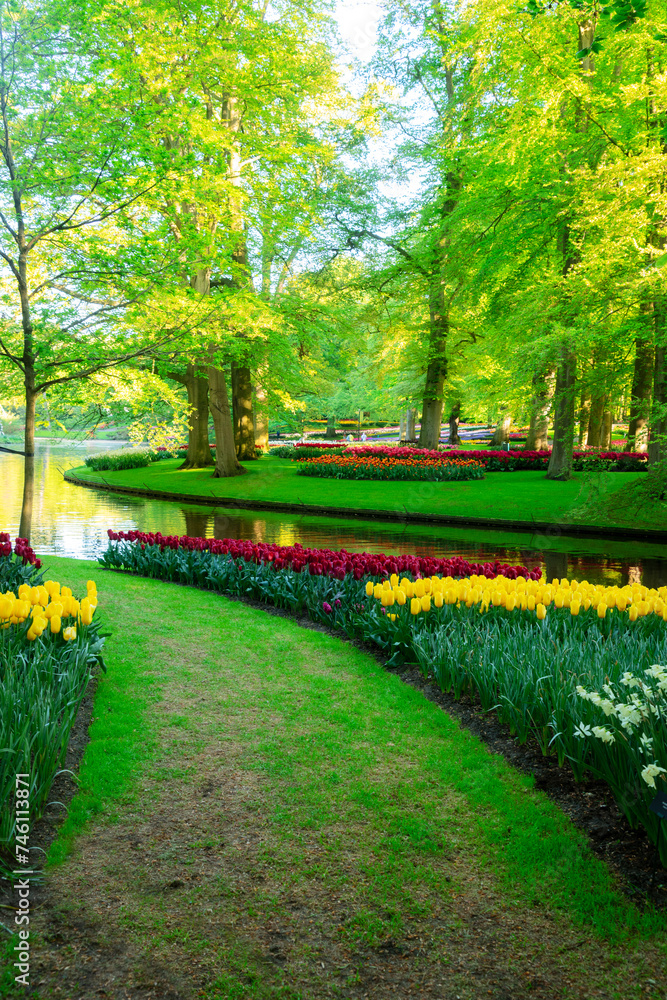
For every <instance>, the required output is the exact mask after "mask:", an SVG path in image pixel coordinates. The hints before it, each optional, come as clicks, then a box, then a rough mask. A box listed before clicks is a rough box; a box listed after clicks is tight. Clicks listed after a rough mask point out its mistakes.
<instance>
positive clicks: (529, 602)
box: [526, 594, 535, 611]
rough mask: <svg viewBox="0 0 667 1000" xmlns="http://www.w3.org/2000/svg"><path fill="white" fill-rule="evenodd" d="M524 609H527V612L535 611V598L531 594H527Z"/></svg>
mask: <svg viewBox="0 0 667 1000" xmlns="http://www.w3.org/2000/svg"><path fill="white" fill-rule="evenodd" d="M526 607H527V608H528V610H529V611H534V610H535V597H534V595H533V594H529V595H528V597H527V598H526Z"/></svg>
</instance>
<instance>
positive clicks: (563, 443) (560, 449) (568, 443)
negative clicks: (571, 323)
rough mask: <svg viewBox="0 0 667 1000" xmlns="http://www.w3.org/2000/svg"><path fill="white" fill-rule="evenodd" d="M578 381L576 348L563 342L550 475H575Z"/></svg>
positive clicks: (553, 476)
mask: <svg viewBox="0 0 667 1000" xmlns="http://www.w3.org/2000/svg"><path fill="white" fill-rule="evenodd" d="M576 381H577V356H576V354H575V351H574V348H573V347H572V346H571V345H570V344H568V343H567V342H565V343H563V344H562V345H561V349H560V359H559V364H558V371H557V374H556V399H555V407H554V446H553V448H552V451H551V458H550V459H549V468H548V469H547V479H556V480H566V479H569V478H570V477H571V475H572V452H573V451H574V403H575V390H576Z"/></svg>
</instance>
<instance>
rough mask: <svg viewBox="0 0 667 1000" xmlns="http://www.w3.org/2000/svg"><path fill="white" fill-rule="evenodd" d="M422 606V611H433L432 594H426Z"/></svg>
mask: <svg viewBox="0 0 667 1000" xmlns="http://www.w3.org/2000/svg"><path fill="white" fill-rule="evenodd" d="M421 606H422V611H430V610H431V595H430V594H424V596H423V597H422V599H421Z"/></svg>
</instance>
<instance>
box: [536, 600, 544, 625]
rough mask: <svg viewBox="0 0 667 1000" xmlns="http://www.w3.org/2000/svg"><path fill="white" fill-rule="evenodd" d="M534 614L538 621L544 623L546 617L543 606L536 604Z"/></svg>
mask: <svg viewBox="0 0 667 1000" xmlns="http://www.w3.org/2000/svg"><path fill="white" fill-rule="evenodd" d="M535 614H536V615H537V617H538V618H539V620H540V621H544V619H545V618H546V617H547V609H546V608H545V607H544V605H543V604H538V605H537V607H536V608H535Z"/></svg>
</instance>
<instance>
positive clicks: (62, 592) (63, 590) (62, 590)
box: [60, 587, 72, 597]
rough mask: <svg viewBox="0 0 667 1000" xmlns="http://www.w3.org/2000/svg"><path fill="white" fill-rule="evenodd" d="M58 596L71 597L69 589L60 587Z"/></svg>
mask: <svg viewBox="0 0 667 1000" xmlns="http://www.w3.org/2000/svg"><path fill="white" fill-rule="evenodd" d="M60 596H61V597H71V596H72V591H71V590H70V588H69V587H61V588H60Z"/></svg>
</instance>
